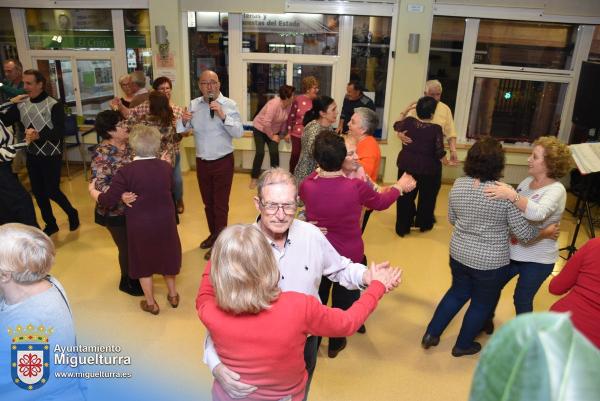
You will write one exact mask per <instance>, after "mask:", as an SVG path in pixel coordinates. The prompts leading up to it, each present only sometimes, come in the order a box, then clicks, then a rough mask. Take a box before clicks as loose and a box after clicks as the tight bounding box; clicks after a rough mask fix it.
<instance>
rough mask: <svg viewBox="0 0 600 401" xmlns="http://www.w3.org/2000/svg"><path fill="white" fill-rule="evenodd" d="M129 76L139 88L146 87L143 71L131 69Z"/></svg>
mask: <svg viewBox="0 0 600 401" xmlns="http://www.w3.org/2000/svg"><path fill="white" fill-rule="evenodd" d="M129 76H130V77H131V82H133V83H134V84H136V85H137V86H139V87H140V88H145V87H146V75H145V74H144V71H133V72H131V73H130V74H129Z"/></svg>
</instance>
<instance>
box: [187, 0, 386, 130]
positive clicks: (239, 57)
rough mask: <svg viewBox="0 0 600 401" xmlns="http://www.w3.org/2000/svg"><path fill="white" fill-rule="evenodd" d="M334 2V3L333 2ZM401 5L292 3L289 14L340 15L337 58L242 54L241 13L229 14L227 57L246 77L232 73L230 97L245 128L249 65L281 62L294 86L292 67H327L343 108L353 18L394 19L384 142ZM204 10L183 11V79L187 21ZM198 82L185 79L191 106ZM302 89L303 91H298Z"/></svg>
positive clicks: (287, 78)
mask: <svg viewBox="0 0 600 401" xmlns="http://www.w3.org/2000/svg"><path fill="white" fill-rule="evenodd" d="M332 3H333V2H332ZM397 7H398V4H396V3H395V4H381V5H378V6H369V7H365V6H364V5H361V6H360V7H358V8H357V7H356V5H348V4H346V2H342V3H338V2H336V3H335V4H324V2H322V1H316V2H313V1H305V0H302V1H293V2H290V4H289V6H288V8H287V9H286V12H288V13H313V14H314V13H317V14H337V15H339V16H340V19H339V24H340V28H339V38H338V54H337V55H335V56H334V55H307V54H281V53H256V52H253V53H249V52H248V53H244V52H243V51H242V36H243V35H242V13H233V12H229V16H228V18H229V25H228V29H229V30H228V38H229V44H228V51H229V53H228V57H229V71H243V72H244V73H243V74H229V97H230V98H231V99H232V100H234V101H235V102H236V103H237V104H238V107H239V110H240V113H241V115H242V116H243V117H242V122H243V123H244V124H245V125H250V124H251V123H252V121H248V120H246V118H247V116H248V105H247V94H246V88H247V76H246V74H245V71H247V68H248V67H247V65H248V63H267V64H270V63H279V64H286V65H287V69H286V84H287V85H292V83H293V71H292V67H293V64H305V65H306V64H313V65H325V66H331V67H332V80H331V97H332V98H334V99H336V101H339V102H340V104H339V105H338V108H340V109H341V107H342V105H341V102H342V101H343V99H344V97H345V95H346V85H347V84H348V80H349V76H350V66H351V61H352V28H353V24H354V18H353V15H366V16H382V17H390V16H391V17H392V24H391V32H390V49H391V50H392V51H390V52H389V57H388V70H387V77H386V94H385V100H384V110H383V123H382V138H381V139H382V140H386V139H387V125H388V119H389V113H390V108H391V92H392V81H393V73H394V57H393V53H394V52H393V50H394V49H395V48H396V31H397V24H398V15H397V14H398V13H397ZM198 11H201V10H197V9H194V10H191V9H184V10H182V12H181V19H180V24H181V27H182V32H186V34H184V35H182V49H186V50H183V52H182V53H183V57H182V63H183V76H186V77H187V76H189V73H190V59H189V58H190V55H189V52H188V51H187V49H188V37H187V22H188V15H187V14H188V12H198ZM195 84H196V83H195V82H189V80H184V90H185V92H184V94H185V102H186V104H189V103H190V101H191V98H190V93H191V91H190V85H195ZM296 89H297V90H299V89H300V88H296Z"/></svg>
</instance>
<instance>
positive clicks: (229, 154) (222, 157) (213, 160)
mask: <svg viewBox="0 0 600 401" xmlns="http://www.w3.org/2000/svg"><path fill="white" fill-rule="evenodd" d="M231 155H233V152H231V153H227V154H226V155H225V156H221V157H219V158H218V159H212V160H207V159H203V158H201V157H199V158H198V159H200V160H202V161H203V162H207V163H210V162H218V161H219V160H222V159H224V158H226V157H229V156H231Z"/></svg>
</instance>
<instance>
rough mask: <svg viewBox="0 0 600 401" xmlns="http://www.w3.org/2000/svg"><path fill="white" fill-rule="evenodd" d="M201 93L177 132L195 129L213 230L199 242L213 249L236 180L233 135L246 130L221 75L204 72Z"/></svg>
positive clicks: (200, 182) (202, 190) (198, 168)
mask: <svg viewBox="0 0 600 401" xmlns="http://www.w3.org/2000/svg"><path fill="white" fill-rule="evenodd" d="M198 85H199V86H200V91H201V92H202V96H201V97H198V98H196V99H193V100H192V102H191V104H190V107H189V109H186V110H185V111H184V113H183V115H182V118H181V119H180V120H179V121H178V122H177V132H184V131H186V130H187V129H189V128H192V129H193V130H194V143H195V145H196V176H197V178H198V185H199V186H200V194H201V195H202V202H204V212H205V213H206V221H207V223H208V229H209V231H210V234H209V236H208V237H207V238H206V239H205V240H204V241H202V243H201V244H200V248H201V249H208V252H206V254H205V255H204V258H205V259H206V260H208V259H210V250H211V248H212V246H213V243H214V242H215V240H216V239H217V236H218V235H219V233H220V232H221V231H222V230H223V229H224V228H225V227H227V216H228V214H229V194H230V193H231V184H232V182H233V143H232V141H233V138H241V137H242V135H243V133H244V129H243V126H242V119H241V117H240V112H239V110H238V108H237V105H236V104H235V102H234V101H233V100H231V99H229V98H227V97H225V96H223V94H222V93H221V83H220V82H219V76H218V75H217V74H216V73H215V72H214V71H210V70H206V71H204V72H203V73H202V74H201V75H200V79H199V80H198Z"/></svg>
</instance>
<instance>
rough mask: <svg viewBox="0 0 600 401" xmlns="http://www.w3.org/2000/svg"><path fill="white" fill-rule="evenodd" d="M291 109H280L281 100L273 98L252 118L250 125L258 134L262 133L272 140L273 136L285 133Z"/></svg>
mask: <svg viewBox="0 0 600 401" xmlns="http://www.w3.org/2000/svg"><path fill="white" fill-rule="evenodd" d="M291 107H292V106H291V105H290V106H289V107H287V108H285V109H283V108H281V99H280V98H279V97H274V98H273V99H271V100H269V101H268V102H267V104H265V106H264V107H263V108H262V109H261V110H260V112H259V113H258V114H257V115H256V117H254V120H253V121H252V124H253V125H254V128H256V129H257V130H259V131H260V132H264V133H265V134H267V136H268V137H269V138H273V135H276V134H278V133H280V132H285V128H286V123H287V118H288V115H289V114H290V109H291Z"/></svg>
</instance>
